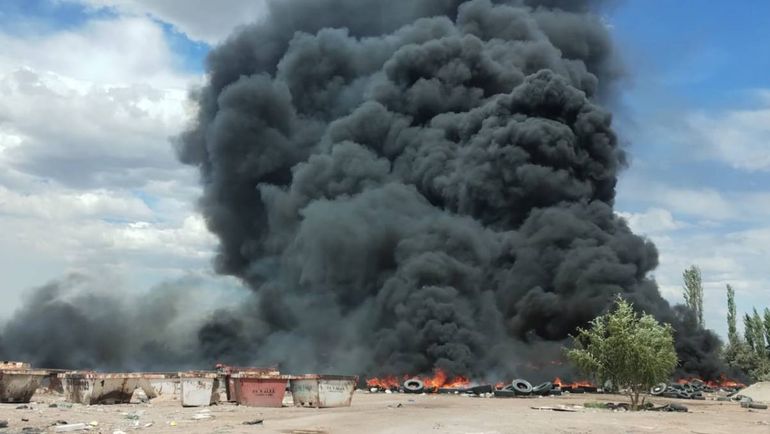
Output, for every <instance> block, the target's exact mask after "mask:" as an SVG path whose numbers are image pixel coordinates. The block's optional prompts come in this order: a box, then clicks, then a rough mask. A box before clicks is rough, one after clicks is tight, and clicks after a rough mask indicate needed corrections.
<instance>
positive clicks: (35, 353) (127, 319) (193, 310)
mask: <svg viewBox="0 0 770 434" xmlns="http://www.w3.org/2000/svg"><path fill="white" fill-rule="evenodd" d="M120 289H121V288H120V286H119V284H118V283H116V282H109V281H108V279H105V278H104V277H103V276H101V277H94V276H87V275H83V274H72V275H68V276H66V277H64V278H61V279H58V280H55V281H52V282H49V283H47V284H45V285H43V286H40V287H38V288H34V289H32V290H30V291H29V292H28V294H27V295H26V299H25V300H24V303H23V305H22V307H21V308H19V309H18V310H17V311H16V312H15V313H14V314H13V316H12V317H11V318H10V319H9V320H8V321H7V322H6V323H5V324H4V325H3V326H2V327H1V328H0V358H2V359H3V360H8V359H10V360H23V361H27V362H31V363H32V365H33V366H36V367H41V368H59V369H100V370H107V371H116V370H137V371H141V370H145V371H146V370H153V371H158V370H171V371H173V370H177V369H185V368H196V369H200V368H202V367H208V366H209V365H212V360H211V359H207V358H206V357H205V355H204V353H202V352H201V351H199V348H198V344H197V339H196V333H195V331H196V330H197V329H198V328H199V327H200V326H201V322H202V320H201V318H202V317H204V318H205V316H206V315H208V314H210V312H208V310H207V309H206V308H205V307H204V306H205V304H204V303H202V301H204V300H206V301H208V302H209V303H212V299H213V297H212V294H211V291H210V289H204V285H203V284H202V282H201V281H199V280H197V279H193V278H185V279H179V280H176V281H170V282H166V283H164V284H161V285H158V286H156V287H154V288H152V289H151V290H150V291H148V292H147V293H145V294H131V295H129V293H126V292H125V291H121V290H120Z"/></svg>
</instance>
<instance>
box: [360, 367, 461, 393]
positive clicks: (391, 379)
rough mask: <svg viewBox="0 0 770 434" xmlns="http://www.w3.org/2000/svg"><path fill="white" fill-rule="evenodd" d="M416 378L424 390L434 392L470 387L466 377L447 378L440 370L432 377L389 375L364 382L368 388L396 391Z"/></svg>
mask: <svg viewBox="0 0 770 434" xmlns="http://www.w3.org/2000/svg"><path fill="white" fill-rule="evenodd" d="M410 378H417V379H419V380H420V381H422V383H423V384H424V385H425V389H426V390H436V389H441V388H446V389H457V388H462V387H467V386H469V385H470V383H471V382H470V380H469V379H468V378H467V377H463V376H461V375H458V376H456V377H449V376H448V375H447V374H446V372H444V371H443V370H441V369H436V370H435V371H434V373H433V375H432V376H425V375H418V376H416V377H415V376H411V375H404V376H402V377H401V378H399V377H397V376H395V375H391V376H387V377H374V378H369V379H368V380H366V385H367V386H368V387H377V388H380V389H386V390H387V389H398V388H399V387H400V386H401V384H402V383H403V382H404V381H406V380H408V379H410Z"/></svg>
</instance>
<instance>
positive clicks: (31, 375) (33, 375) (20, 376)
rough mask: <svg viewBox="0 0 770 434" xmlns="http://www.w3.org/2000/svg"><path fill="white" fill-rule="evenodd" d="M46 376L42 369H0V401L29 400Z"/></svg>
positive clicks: (46, 372)
mask: <svg viewBox="0 0 770 434" xmlns="http://www.w3.org/2000/svg"><path fill="white" fill-rule="evenodd" d="M47 376H48V371H42V370H29V369H24V370H10V369H2V370H0V402H3V403H16V402H29V400H30V399H32V395H34V394H35V391H36V390H37V388H38V387H39V386H40V383H42V382H43V380H44V379H45V378H46V377H47Z"/></svg>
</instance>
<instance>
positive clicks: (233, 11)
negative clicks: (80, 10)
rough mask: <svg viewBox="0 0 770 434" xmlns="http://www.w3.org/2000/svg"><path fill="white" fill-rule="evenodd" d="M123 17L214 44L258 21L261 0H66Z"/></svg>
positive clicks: (262, 5) (263, 9)
mask: <svg viewBox="0 0 770 434" xmlns="http://www.w3.org/2000/svg"><path fill="white" fill-rule="evenodd" d="M67 1H76V2H78V3H82V4H86V5H88V6H91V7H94V8H103V7H109V8H113V9H115V10H117V11H119V12H121V13H124V14H132V15H144V14H147V15H150V16H152V17H155V18H157V19H159V20H161V21H165V22H167V23H170V24H172V25H173V26H174V27H175V28H176V29H177V30H179V31H180V32H182V33H185V34H186V35H187V36H188V37H189V38H190V39H192V40H196V41H203V42H206V43H209V44H216V43H217V42H220V41H222V40H223V39H224V38H225V37H227V35H229V34H230V33H231V32H232V31H233V29H234V28H235V27H237V26H240V25H244V24H249V23H251V22H254V21H256V20H258V19H260V18H261V17H262V16H263V15H264V13H265V1H264V0H218V1H209V0H185V1H178V0H67Z"/></svg>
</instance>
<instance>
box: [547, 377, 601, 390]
mask: <svg viewBox="0 0 770 434" xmlns="http://www.w3.org/2000/svg"><path fill="white" fill-rule="evenodd" d="M552 383H553V385H554V386H557V387H562V388H570V387H571V388H573V389H577V388H581V387H582V388H585V387H596V386H594V385H593V384H592V383H591V382H590V381H587V380H578V381H575V382H572V383H567V382H564V381H563V380H562V379H561V378H559V377H556V378H554V379H553V381H552Z"/></svg>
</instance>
